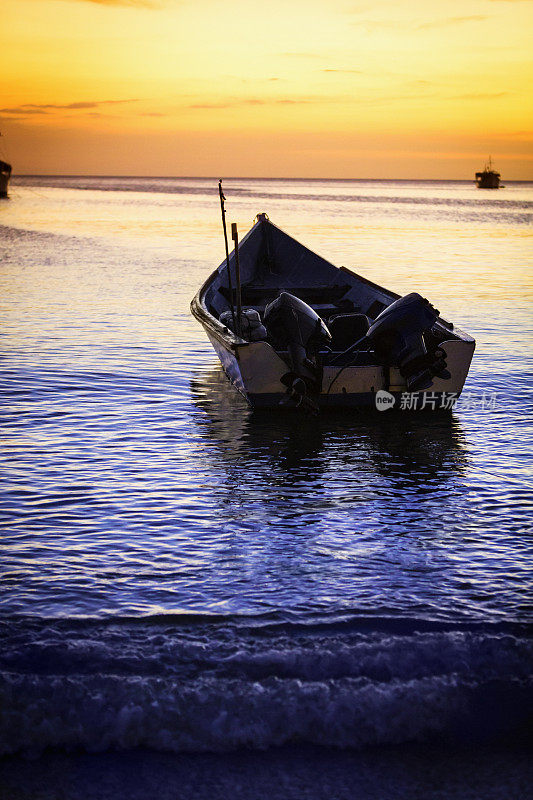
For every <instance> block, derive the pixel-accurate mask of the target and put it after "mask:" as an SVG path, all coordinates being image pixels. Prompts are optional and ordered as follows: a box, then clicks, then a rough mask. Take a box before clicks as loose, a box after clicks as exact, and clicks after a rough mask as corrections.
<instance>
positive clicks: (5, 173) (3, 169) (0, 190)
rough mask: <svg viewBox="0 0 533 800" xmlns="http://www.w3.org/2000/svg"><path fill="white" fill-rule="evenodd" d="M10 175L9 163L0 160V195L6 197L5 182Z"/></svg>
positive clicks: (7, 181) (6, 182)
mask: <svg viewBox="0 0 533 800" xmlns="http://www.w3.org/2000/svg"><path fill="white" fill-rule="evenodd" d="M10 177H11V164H8V163H7V162H6V161H0V197H7V184H8V183H9V179H10Z"/></svg>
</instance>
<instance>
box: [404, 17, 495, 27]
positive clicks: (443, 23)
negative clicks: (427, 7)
mask: <svg viewBox="0 0 533 800" xmlns="http://www.w3.org/2000/svg"><path fill="white" fill-rule="evenodd" d="M486 19H489V17H488V16H486V15H485V14H472V15H471V16H470V17H448V19H439V20H435V21H434V22H425V23H424V24H423V25H419V26H418V30H419V31H425V30H430V29H431V28H447V27H449V26H450V25H462V24H463V23H464V22H483V21H484V20H486Z"/></svg>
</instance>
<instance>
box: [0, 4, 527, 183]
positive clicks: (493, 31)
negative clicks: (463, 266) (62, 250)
mask: <svg viewBox="0 0 533 800" xmlns="http://www.w3.org/2000/svg"><path fill="white" fill-rule="evenodd" d="M2 23H3V24H2V30H3V37H2V47H1V56H0V63H1V74H2V91H1V93H0V106H1V107H0V130H1V132H2V134H3V137H2V139H0V144H1V145H2V147H1V148H0V150H1V152H2V153H3V155H4V157H5V156H7V157H8V158H9V159H10V160H11V161H12V163H13V167H14V172H15V173H19V174H20V173H51V174H55V173H58V174H69V173H70V174H99V175H103V174H111V175H126V174H130V175H181V176H185V175H189V176H195V175H198V176H218V175H224V176H257V177H260V176H265V177H283V176H287V177H337V178H381V177H390V178H464V179H471V178H472V177H473V172H475V171H476V170H477V169H481V168H482V167H483V164H484V162H485V160H486V159H487V157H488V155H489V153H490V154H492V157H493V160H494V161H495V165H496V166H497V167H498V169H499V170H500V172H501V173H502V176H503V177H504V178H505V179H508V180H511V179H517V180H520V179H523V180H527V179H533V147H532V143H533V124H532V103H531V85H532V80H531V79H532V76H533V69H532V56H531V53H532V47H531V38H532V30H533V2H530V0H433V2H430V3H428V2H427V0H390V1H388V0H383V1H382V2H379V3H376V2H375V0H374V2H366V0H360V1H358V0H270V1H269V2H253V0H196V1H194V0H121V2H119V0H2Z"/></svg>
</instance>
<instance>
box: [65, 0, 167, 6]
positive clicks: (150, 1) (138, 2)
mask: <svg viewBox="0 0 533 800" xmlns="http://www.w3.org/2000/svg"><path fill="white" fill-rule="evenodd" d="M77 2H78V3H92V4H93V5H96V6H129V7H130V8H161V3H160V2H157V0H77Z"/></svg>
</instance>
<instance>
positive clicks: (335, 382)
mask: <svg viewBox="0 0 533 800" xmlns="http://www.w3.org/2000/svg"><path fill="white" fill-rule="evenodd" d="M204 329H205V331H206V333H207V336H208V338H209V341H210V342H211V344H212V346H213V349H214V350H215V352H216V354H217V356H218V358H219V360H220V363H221V365H222V368H223V370H224V372H225V374H226V377H227V378H228V380H229V381H230V383H231V384H232V385H233V386H234V387H235V389H237V391H238V392H240V394H241V395H242V396H243V397H244V398H245V400H246V401H247V402H248V404H249V405H250V406H251V407H252V408H257V409H260V408H262V409H285V408H286V407H287V406H286V400H287V388H286V386H285V385H284V384H283V383H282V381H281V378H282V376H283V375H284V374H285V373H286V372H287V369H288V368H287V364H286V363H285V361H283V359H282V358H280V356H279V355H278V354H277V353H276V352H275V350H274V349H273V348H272V347H271V346H270V345H269V344H268V343H267V342H250V343H245V344H238V345H234V344H232V343H224V341H223V340H222V339H221V337H220V336H217V335H215V334H214V333H213V330H210V329H209V327H208V326H206V325H204ZM440 347H441V348H442V349H443V350H444V351H445V352H446V363H447V365H448V369H449V371H450V373H451V378H450V379H448V380H443V379H439V378H435V380H434V381H433V383H432V385H431V386H430V387H429V388H428V389H427V390H426V391H424V392H408V391H407V386H406V384H405V381H404V379H403V377H402V376H401V374H400V372H399V370H398V369H396V368H394V367H392V368H387V367H383V366H378V365H376V366H360V367H358V366H350V367H345V368H343V369H340V368H339V367H333V366H326V367H324V374H323V380H322V391H321V393H320V394H319V395H317V396H315V397H314V398H313V399H314V401H315V402H316V404H317V405H318V407H319V408H320V409H327V408H336V409H340V408H344V409H350V408H352V409H356V408H359V409H377V408H379V410H387V409H388V408H391V409H400V410H403V411H428V410H431V411H450V410H452V409H453V404H454V402H455V401H456V400H457V399H458V398H459V396H460V394H461V392H462V390H463V386H464V384H465V381H466V377H467V375H468V370H469V368H470V363H471V361H472V356H473V354H474V349H475V342H474V340H471V341H461V340H450V341H448V342H443V343H442V344H441V345H440ZM378 393H380V394H379V395H378ZM383 393H387V394H388V395H389V396H390V397H389V399H388V400H387V398H386V395H385V398H386V399H385V405H383V403H380V402H379V398H380V397H381V398H382V399H383ZM390 398H393V400H391V399H390ZM387 403H388V405H387Z"/></svg>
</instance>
